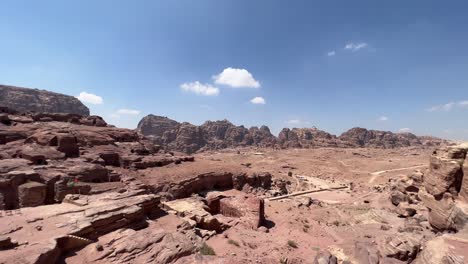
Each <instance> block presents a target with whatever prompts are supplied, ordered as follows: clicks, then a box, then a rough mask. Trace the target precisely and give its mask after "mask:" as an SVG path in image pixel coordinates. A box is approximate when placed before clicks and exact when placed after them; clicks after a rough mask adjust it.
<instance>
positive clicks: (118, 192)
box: [0, 108, 468, 263]
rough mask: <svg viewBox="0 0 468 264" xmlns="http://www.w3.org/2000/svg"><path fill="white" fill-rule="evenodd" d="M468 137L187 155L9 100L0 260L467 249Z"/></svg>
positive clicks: (334, 257) (339, 256) (444, 258)
mask: <svg viewBox="0 0 468 264" xmlns="http://www.w3.org/2000/svg"><path fill="white" fill-rule="evenodd" d="M263 130H264V131H265V129H263ZM215 131H216V130H214V132H213V133H215ZM467 151H468V147H467V146H451V147H441V148H438V149H434V151H433V152H430V153H428V150H427V148H417V147H411V148H399V149H395V150H386V149H383V150H379V149H373V148H345V149H342V150H339V151H338V150H335V149H334V148H324V149H317V150H314V151H312V150H311V151H307V150H298V149H295V150H272V149H271V148H267V149H263V152H259V150H256V151H254V152H252V150H251V149H239V150H236V151H231V152H226V153H224V154H213V153H205V154H197V155H195V156H187V155H186V154H183V153H178V152H166V151H165V150H164V149H163V148H161V147H160V146H158V145H155V144H153V141H152V140H151V139H149V138H147V137H145V136H144V135H142V134H140V133H138V132H136V131H134V130H129V129H121V128H116V127H113V126H110V125H108V124H107V123H106V122H105V121H104V120H103V119H102V118H100V117H97V116H80V115H75V114H51V113H22V114H18V113H17V112H16V111H10V110H9V109H8V108H4V113H3V114H0V263H147V262H151V263H464V261H465V260H466V259H467V258H468V254H467V252H468V229H467V226H466V223H467V222H468V210H467V199H468V196H467V194H468V180H467V179H468V178H467V177H466V175H468V171H467V168H468V165H467V162H468V161H467ZM427 157H430V158H429V159H430V160H429V166H427ZM420 161H424V162H423V163H422V164H421V163H420ZM426 167H427V169H425V168H426ZM416 168H418V170H416V171H414V172H413V173H411V171H412V170H414V169H416ZM372 171H374V172H372ZM405 171H406V172H407V173H406V174H399V173H401V172H405ZM385 175H388V176H385Z"/></svg>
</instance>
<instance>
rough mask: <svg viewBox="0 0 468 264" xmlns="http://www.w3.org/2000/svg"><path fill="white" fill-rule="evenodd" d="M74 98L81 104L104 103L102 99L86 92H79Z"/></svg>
mask: <svg viewBox="0 0 468 264" xmlns="http://www.w3.org/2000/svg"><path fill="white" fill-rule="evenodd" d="M76 98H77V99H78V100H80V101H81V102H83V103H88V104H94V105H98V104H102V103H103V102H104V100H103V99H102V97H100V96H97V95H95V94H92V93H87V92H81V93H80V94H79V95H78V96H76Z"/></svg>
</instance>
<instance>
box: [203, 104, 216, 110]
mask: <svg viewBox="0 0 468 264" xmlns="http://www.w3.org/2000/svg"><path fill="white" fill-rule="evenodd" d="M200 108H203V109H206V110H213V107H211V106H210V105H206V104H202V105H200Z"/></svg>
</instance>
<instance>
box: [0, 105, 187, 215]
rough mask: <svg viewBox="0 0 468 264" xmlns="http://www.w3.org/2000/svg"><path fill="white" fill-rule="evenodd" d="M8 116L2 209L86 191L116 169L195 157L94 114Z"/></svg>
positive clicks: (115, 178)
mask: <svg viewBox="0 0 468 264" xmlns="http://www.w3.org/2000/svg"><path fill="white" fill-rule="evenodd" d="M7 110H8V109H7ZM8 111H9V110H8ZM7 117H8V120H9V122H7V124H6V125H5V124H3V123H2V124H0V136H2V135H3V138H2V141H0V143H1V144H0V209H4V210H11V209H17V208H21V207H30V206H39V205H43V204H51V203H55V202H61V201H62V200H63V199H64V197H65V196H66V195H68V194H88V193H91V192H92V191H93V186H95V184H97V183H111V182H112V183H116V184H115V186H118V185H119V184H117V182H120V179H121V174H120V173H119V172H116V171H115V170H116V169H124V170H134V171H135V170H141V169H146V168H152V167H161V166H166V165H168V164H180V163H181V162H185V161H193V160H194V158H193V157H190V156H177V155H172V154H163V153H158V152H159V147H158V146H156V145H154V144H153V143H152V141H151V140H149V139H147V138H145V137H144V136H142V135H139V134H138V133H137V132H135V131H133V130H130V129H121V128H115V127H112V126H108V125H107V123H106V122H105V121H104V120H102V118H100V117H97V116H86V117H84V116H79V115H76V114H62V113H58V114H57V113H22V114H20V113H11V111H9V113H8V114H7ZM20 117H21V118H20ZM25 120H28V121H25ZM120 185H122V183H120Z"/></svg>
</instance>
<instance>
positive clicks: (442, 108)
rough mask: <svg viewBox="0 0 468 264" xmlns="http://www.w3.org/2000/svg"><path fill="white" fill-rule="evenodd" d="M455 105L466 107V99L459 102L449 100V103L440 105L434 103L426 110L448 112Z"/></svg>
mask: <svg viewBox="0 0 468 264" xmlns="http://www.w3.org/2000/svg"><path fill="white" fill-rule="evenodd" d="M456 107H458V108H468V100H465V101H460V102H449V103H446V104H441V105H434V106H432V107H429V108H427V109H426V111H427V112H438V111H444V112H448V111H451V110H453V109H454V108H456Z"/></svg>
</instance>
